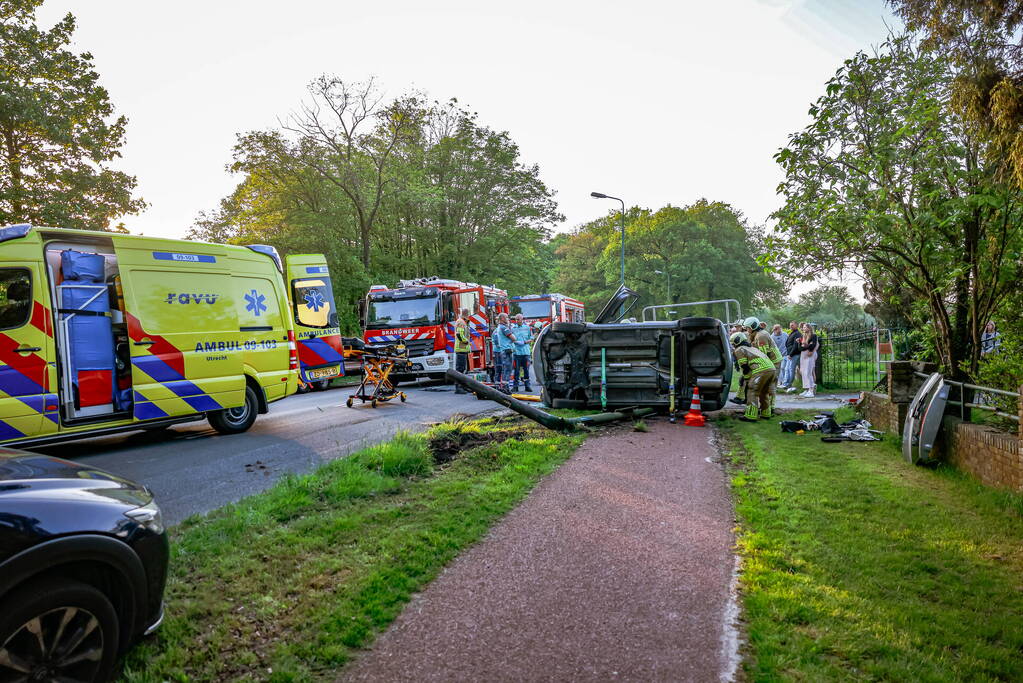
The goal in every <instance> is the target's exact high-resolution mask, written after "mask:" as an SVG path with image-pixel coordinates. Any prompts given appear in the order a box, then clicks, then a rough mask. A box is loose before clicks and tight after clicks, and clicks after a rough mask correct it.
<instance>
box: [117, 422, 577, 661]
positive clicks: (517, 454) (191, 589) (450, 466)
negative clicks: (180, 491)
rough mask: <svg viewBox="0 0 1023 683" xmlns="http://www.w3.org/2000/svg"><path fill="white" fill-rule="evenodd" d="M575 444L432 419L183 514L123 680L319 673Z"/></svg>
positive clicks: (528, 427) (379, 626)
mask: <svg viewBox="0 0 1023 683" xmlns="http://www.w3.org/2000/svg"><path fill="white" fill-rule="evenodd" d="M580 440H581V437H579V436H565V435H561V434H557V433H554V432H550V431H548V430H545V429H543V428H541V427H539V426H537V425H534V424H533V423H531V422H526V421H523V420H519V419H514V420H511V419H499V420H494V419H487V420H479V421H475V422H460V423H445V424H443V425H438V426H437V427H435V428H433V429H432V430H431V431H429V432H427V433H426V434H423V435H410V434H406V433H402V434H398V435H397V436H395V438H394V439H393V440H391V441H390V442H388V443H385V444H381V445H378V446H373V447H371V448H367V449H365V450H363V451H360V452H358V453H356V454H354V455H352V456H350V457H348V458H344V459H340V460H335V461H333V462H330V463H328V464H326V465H324V466H323V467H321V468H320V469H319V470H317V471H316V472H314V473H311V474H308V475H303V476H292V477H288V478H287V479H284V480H282V481H281V482H279V483H278V484H277V485H276V486H274V487H273V488H271V489H269V490H268V491H266V492H264V493H261V494H258V495H255V496H252V497H250V498H246V499H245V500H243V501H241V502H239V503H237V504H234V505H230V506H227V507H226V508H223V509H221V510H219V511H217V512H215V513H212V514H211V515H210V516H208V517H205V518H200V519H195V520H186V521H185V522H184V523H183V524H182V525H181V526H180V527H178V528H176V529H175V530H173V532H172V547H173V554H172V558H171V578H170V581H169V583H168V588H167V594H166V597H167V605H168V612H167V618H166V621H165V622H164V625H163V627H162V628H161V629H160V631H159V632H158V636H157V637H156V638H155V639H153V640H150V641H147V642H145V643H143V644H142V645H141V646H139V647H138V648H136V649H135V650H134V651H133V652H132V653H131V654H130V655H129V657H128V659H127V661H126V663H125V667H124V672H123V677H124V678H125V679H126V680H129V681H165V680H178V681H183V680H197V681H198V680H202V681H209V680H253V679H255V680H267V679H269V680H277V681H297V680H302V681H305V680H321V679H326V678H329V679H332V680H333V678H334V677H335V676H336V674H337V669H338V668H339V667H340V666H341V665H343V664H344V663H345V662H346V661H347V660H348V659H349V658H350V657H351V656H352V654H353V653H354V652H355V651H357V650H358V649H359V648H363V647H365V646H367V645H368V644H369V643H370V642H371V641H372V640H373V638H374V637H375V636H376V634H377V633H379V632H380V631H381V630H383V629H384V628H386V626H387V625H388V624H389V623H390V622H391V621H392V620H393V619H394V618H395V617H396V616H397V615H398V614H399V612H400V611H401V609H402V607H403V606H404V604H405V603H406V602H407V601H408V599H409V598H410V596H411V595H412V594H413V593H414V592H416V591H418V590H420V589H421V588H422V587H423V586H424V585H425V584H426V583H428V582H429V581H430V580H431V579H433V577H434V576H436V574H437V573H438V572H439V571H440V570H441V568H443V567H444V565H445V564H447V563H448V562H449V561H451V560H452V559H453V558H454V557H455V556H456V555H457V554H458V553H459V551H461V550H462V549H463V548H465V547H467V546H468V545H470V544H472V543H473V542H475V541H476V540H478V539H479V538H480V537H481V536H482V535H483V534H484V533H485V532H486V531H487V530H488V529H489V528H490V526H491V525H492V524H493V523H494V522H495V521H496V520H497V519H498V518H499V517H501V516H502V515H503V514H504V513H506V512H507V511H508V510H510V509H511V508H512V507H514V506H515V505H516V503H518V502H519V501H520V500H521V499H522V498H523V497H524V496H525V495H526V494H527V493H528V492H529V491H530V489H532V488H533V486H534V485H535V484H536V483H537V481H538V480H539V479H540V478H541V477H543V476H544V475H546V474H548V473H550V472H551V471H552V470H554V469H555V468H556V467H557V466H558V465H559V464H560V463H561V462H562V461H564V460H565V459H566V458H567V457H568V456H569V455H570V454H571V453H572V451H573V450H574V449H575V447H576V446H577V445H578V444H579V442H580ZM431 446H432V447H431Z"/></svg>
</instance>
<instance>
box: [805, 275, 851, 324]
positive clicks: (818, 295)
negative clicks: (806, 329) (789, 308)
mask: <svg viewBox="0 0 1023 683" xmlns="http://www.w3.org/2000/svg"><path fill="white" fill-rule="evenodd" d="M793 313H795V317H796V318H798V319H799V320H801V321H802V320H805V321H809V322H812V323H819V324H823V325H831V324H836V323H856V322H861V323H865V322H867V317H866V315H865V313H864V311H863V307H862V306H861V305H860V304H859V303H858V302H857V301H856V299H854V298H853V296H852V294H850V293H849V289H848V288H846V287H843V286H841V285H824V286H821V287H817V288H816V289H811V290H810V291H809V292H804V293H803V294H801V295H800V296H799V298H798V299H797V300H796V305H795V306H794V307H793Z"/></svg>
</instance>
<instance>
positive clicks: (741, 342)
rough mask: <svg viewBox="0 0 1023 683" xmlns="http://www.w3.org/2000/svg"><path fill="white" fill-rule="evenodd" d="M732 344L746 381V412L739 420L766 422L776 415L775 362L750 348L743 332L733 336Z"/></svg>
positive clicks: (761, 352)
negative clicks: (759, 419) (763, 420)
mask: <svg viewBox="0 0 1023 683" xmlns="http://www.w3.org/2000/svg"><path fill="white" fill-rule="evenodd" d="M731 342H732V353H733V355H734V356H735V362H736V364H738V366H739V372H741V373H742V376H743V377H744V378H745V380H746V412H745V414H743V416H742V417H740V418H739V419H740V420H745V421H747V422H754V421H755V420H757V418H762V419H765V420H766V419H767V418H769V417H772V416H773V414H774V385H775V382H776V381H777V378H778V373H777V371H776V370H775V368H774V362H773V361H772V360H771V359H770V358H769V357H768V356H767V354H765V353H764V352H763V351H761V350H760V349H756V348H753V347H752V346H750V343H749V337H748V336H747V335H745V334H743V333H742V332H736V333H735V334H733V335H732V338H731ZM772 346H773V342H772Z"/></svg>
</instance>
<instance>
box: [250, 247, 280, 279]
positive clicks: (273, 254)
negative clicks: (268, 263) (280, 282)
mask: <svg viewBox="0 0 1023 683" xmlns="http://www.w3.org/2000/svg"><path fill="white" fill-rule="evenodd" d="M245 246H246V247H247V248H249V249H251V250H252V251H254V252H256V253H258V254H266V255H267V256H269V257H270V258H272V259H273V260H274V263H276V264H277V270H279V271H281V275H283V274H284V262H283V261H281V255H280V254H279V253H278V252H277V249H275V248H274V247H271V246H270V245H269V244H246V245H245Z"/></svg>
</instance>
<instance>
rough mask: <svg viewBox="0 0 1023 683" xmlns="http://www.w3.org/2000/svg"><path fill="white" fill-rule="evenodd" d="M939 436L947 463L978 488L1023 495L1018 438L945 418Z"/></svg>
mask: <svg viewBox="0 0 1023 683" xmlns="http://www.w3.org/2000/svg"><path fill="white" fill-rule="evenodd" d="M868 419H869V418H868ZM943 436H944V437H945V439H944V444H945V446H944V452H945V453H944V454H945V459H946V461H947V462H949V463H951V464H952V465H954V466H955V467H956V468H958V469H960V470H962V471H964V472H969V473H970V474H972V475H973V476H975V477H976V478H977V479H979V480H980V482H981V483H982V484H986V485H988V486H993V487H996V488H1007V489H1011V490H1013V491H1023V452H1021V449H1020V438H1019V435H1018V434H1009V433H1007V432H1000V431H998V430H997V429H994V428H993V427H988V426H985V425H978V424H972V423H969V422H963V421H962V420H960V419H959V418H953V417H948V418H945V424H944V425H943Z"/></svg>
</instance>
